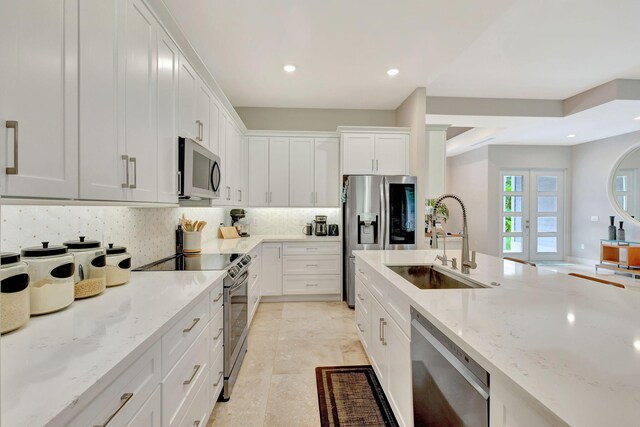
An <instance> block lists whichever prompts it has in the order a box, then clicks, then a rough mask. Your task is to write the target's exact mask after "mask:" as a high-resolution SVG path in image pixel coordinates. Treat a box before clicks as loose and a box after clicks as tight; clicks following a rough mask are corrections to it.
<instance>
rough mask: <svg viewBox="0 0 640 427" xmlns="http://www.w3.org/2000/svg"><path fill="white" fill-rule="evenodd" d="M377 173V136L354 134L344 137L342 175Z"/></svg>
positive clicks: (344, 135)
mask: <svg viewBox="0 0 640 427" xmlns="http://www.w3.org/2000/svg"><path fill="white" fill-rule="evenodd" d="M374 172H375V135H374V134H370V133H354V134H343V135H342V173H343V174H344V175H371V174H373V173H374Z"/></svg>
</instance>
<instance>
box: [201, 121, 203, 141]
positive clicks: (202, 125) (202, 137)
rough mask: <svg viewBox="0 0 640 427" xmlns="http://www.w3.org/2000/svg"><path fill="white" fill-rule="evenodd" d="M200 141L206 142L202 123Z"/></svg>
mask: <svg viewBox="0 0 640 427" xmlns="http://www.w3.org/2000/svg"><path fill="white" fill-rule="evenodd" d="M200 141H204V123H203V122H202V121H200Z"/></svg>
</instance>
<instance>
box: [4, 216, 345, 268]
mask: <svg viewBox="0 0 640 427" xmlns="http://www.w3.org/2000/svg"><path fill="white" fill-rule="evenodd" d="M183 213H184V214H185V216H186V217H187V218H192V219H199V220H204V221H207V223H208V225H207V227H206V228H205V230H204V233H205V236H204V238H216V237H217V231H218V227H217V226H218V224H220V223H222V222H224V223H226V224H227V225H229V223H230V221H231V219H230V217H229V209H227V208H128V207H120V206H2V207H1V208H0V221H1V222H2V223H1V225H0V229H1V230H2V238H1V240H0V249H1V250H2V251H13V252H16V251H20V249H22V248H25V247H28V246H38V245H40V242H43V241H49V242H51V244H52V245H57V244H61V243H62V242H63V241H66V240H73V239H77V238H78V236H87V238H88V239H96V240H100V241H102V242H103V244H105V245H106V244H107V243H109V242H113V243H115V244H116V245H122V246H126V247H127V250H128V251H129V252H130V253H131V254H132V256H133V264H134V266H140V265H143V264H146V263H149V262H151V261H155V260H157V259H160V258H162V257H166V256H168V255H171V254H172V253H174V251H175V227H176V224H177V222H178V219H179V218H180V216H182V214H183ZM315 215H327V217H328V223H330V224H340V223H341V221H340V209H338V208H333V209H327V208H324V209H315V208H313V209H312V208H259V209H253V208H249V209H247V219H248V220H250V221H251V233H252V234H301V233H302V226H303V225H304V224H305V223H307V222H310V221H311V220H313V217H314V216H315ZM340 228H342V227H340Z"/></svg>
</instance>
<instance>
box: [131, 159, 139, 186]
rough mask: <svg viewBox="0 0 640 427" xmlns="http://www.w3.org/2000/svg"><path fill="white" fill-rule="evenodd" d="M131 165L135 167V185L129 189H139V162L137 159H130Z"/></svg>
mask: <svg viewBox="0 0 640 427" xmlns="http://www.w3.org/2000/svg"><path fill="white" fill-rule="evenodd" d="M129 163H131V164H132V165H133V184H131V185H129V188H133V189H135V188H138V160H137V159H136V158H135V157H129Z"/></svg>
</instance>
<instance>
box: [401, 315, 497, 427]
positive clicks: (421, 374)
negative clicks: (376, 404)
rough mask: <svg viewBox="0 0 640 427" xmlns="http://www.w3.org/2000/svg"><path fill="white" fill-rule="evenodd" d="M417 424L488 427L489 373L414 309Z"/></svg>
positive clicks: (413, 330)
mask: <svg viewBox="0 0 640 427" xmlns="http://www.w3.org/2000/svg"><path fill="white" fill-rule="evenodd" d="M411 318H412V319H411V370H412V387H413V419H414V425H416V426H425V427H435V426H438V427H440V426H449V427H463V426H464V427H487V426H488V425H489V374H488V373H487V372H486V371H485V370H484V369H483V368H482V367H481V366H480V365H479V364H478V363H477V362H475V361H474V360H473V359H471V358H470V357H469V356H468V355H467V354H465V353H464V352H463V351H462V350H461V349H460V348H459V347H457V346H456V345H455V344H454V343H453V342H452V341H451V340H449V339H448V338H447V337H446V336H444V334H443V333H442V332H440V331H439V330H438V329H437V328H436V327H435V326H433V325H432V324H431V323H430V322H429V321H428V320H426V319H425V318H424V317H423V316H421V315H420V314H419V313H417V312H416V311H415V309H413V307H412V308H411Z"/></svg>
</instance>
